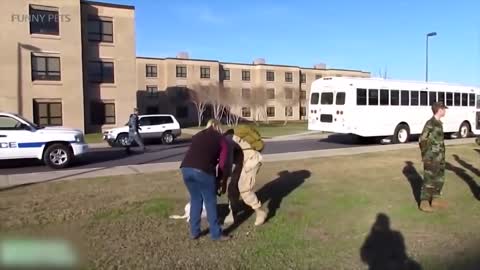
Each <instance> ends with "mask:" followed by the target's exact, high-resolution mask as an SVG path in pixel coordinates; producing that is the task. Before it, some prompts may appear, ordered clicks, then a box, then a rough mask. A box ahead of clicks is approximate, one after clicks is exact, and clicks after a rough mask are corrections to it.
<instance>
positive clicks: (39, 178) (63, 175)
mask: <svg viewBox="0 0 480 270" xmlns="http://www.w3.org/2000/svg"><path fill="white" fill-rule="evenodd" d="M474 142H475V139H474V138H470V139H457V140H448V141H446V142H445V144H446V145H458V144H469V143H474ZM399 149H415V150H418V145H417V143H411V144H394V145H370V146H361V147H352V148H340V149H328V150H316V151H304V152H291V153H281V154H270V155H264V161H265V162H277V161H288V160H302V159H310V158H319V157H331V156H346V155H358V154H364V153H373V152H381V151H392V150H399ZM179 166H180V162H168V163H151V164H142V165H128V166H116V167H98V168H89V169H71V170H70V169H69V170H58V171H49V172H40V173H27V174H12V175H1V176H0V189H4V188H9V187H14V186H19V185H25V184H32V183H41V182H49V181H60V180H71V179H80V178H95V177H104V176H118V175H131V174H142V173H154V172H162V171H170V170H177V169H178V168H179Z"/></svg>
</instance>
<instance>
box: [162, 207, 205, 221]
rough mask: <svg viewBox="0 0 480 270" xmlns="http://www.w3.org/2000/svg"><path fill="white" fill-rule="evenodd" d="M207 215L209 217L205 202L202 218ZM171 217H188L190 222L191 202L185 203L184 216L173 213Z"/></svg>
mask: <svg viewBox="0 0 480 270" xmlns="http://www.w3.org/2000/svg"><path fill="white" fill-rule="evenodd" d="M206 217H207V210H206V209H205V204H203V209H202V215H201V218H206ZM169 218H171V219H186V220H187V222H189V221H190V203H187V204H186V205H185V213H184V214H183V216H180V215H171V216H170V217H169Z"/></svg>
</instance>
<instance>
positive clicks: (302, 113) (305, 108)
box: [300, 106, 307, 117]
mask: <svg viewBox="0 0 480 270" xmlns="http://www.w3.org/2000/svg"><path fill="white" fill-rule="evenodd" d="M300 116H302V117H303V116H307V107H305V106H302V107H300Z"/></svg>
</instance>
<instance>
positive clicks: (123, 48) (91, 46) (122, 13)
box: [82, 3, 137, 131]
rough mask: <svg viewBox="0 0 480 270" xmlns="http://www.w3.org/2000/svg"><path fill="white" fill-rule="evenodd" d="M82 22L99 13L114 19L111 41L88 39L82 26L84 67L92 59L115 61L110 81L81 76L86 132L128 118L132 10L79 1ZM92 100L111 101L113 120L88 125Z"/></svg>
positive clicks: (132, 92)
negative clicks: (104, 123) (82, 77)
mask: <svg viewBox="0 0 480 270" xmlns="http://www.w3.org/2000/svg"><path fill="white" fill-rule="evenodd" d="M82 14H83V16H82V24H83V25H84V26H86V25H87V21H88V16H89V15H94V16H101V17H109V18H112V19H113V39H114V41H113V43H98V42H90V41H88V32H87V27H84V29H83V37H84V38H83V48H84V59H83V63H84V70H87V69H88V63H89V61H92V60H102V59H104V60H110V61H113V62H114V77H115V82H114V83H113V84H108V83H102V84H97V83H91V82H89V80H88V76H86V74H85V76H84V85H85V122H86V126H87V131H99V130H100V129H106V128H110V127H112V126H119V125H123V124H125V123H126V122H127V121H128V117H129V115H130V113H131V112H132V109H133V108H135V107H136V106H137V102H136V91H137V83H136V79H137V76H136V47H135V11H134V10H133V9H127V8H114V7H107V6H101V5H92V4H89V3H82ZM95 100H104V101H114V102H115V110H116V111H115V116H116V123H115V124H113V125H103V126H95V125H92V124H91V117H90V114H91V113H90V104H91V102H92V101H95Z"/></svg>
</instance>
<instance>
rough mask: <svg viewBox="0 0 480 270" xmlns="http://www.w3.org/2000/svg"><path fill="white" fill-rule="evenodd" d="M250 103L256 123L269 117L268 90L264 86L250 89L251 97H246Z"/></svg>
mask: <svg viewBox="0 0 480 270" xmlns="http://www.w3.org/2000/svg"><path fill="white" fill-rule="evenodd" d="M244 100H245V101H246V102H247V104H249V105H250V108H251V110H252V118H253V121H254V122H255V124H256V125H258V121H259V120H262V119H263V120H265V121H266V122H267V123H268V117H267V92H266V89H265V88H263V87H254V88H253V89H251V90H250V97H249V98H245V99H244Z"/></svg>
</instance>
